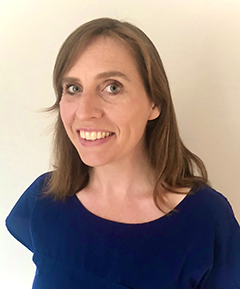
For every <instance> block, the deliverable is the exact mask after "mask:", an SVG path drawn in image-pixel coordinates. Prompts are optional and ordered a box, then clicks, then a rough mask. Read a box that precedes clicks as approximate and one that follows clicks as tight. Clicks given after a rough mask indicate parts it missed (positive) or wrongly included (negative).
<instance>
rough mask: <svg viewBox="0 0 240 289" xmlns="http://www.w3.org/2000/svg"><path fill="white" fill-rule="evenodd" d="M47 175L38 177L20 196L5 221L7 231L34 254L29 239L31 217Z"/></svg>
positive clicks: (30, 239) (30, 238)
mask: <svg viewBox="0 0 240 289" xmlns="http://www.w3.org/2000/svg"><path fill="white" fill-rule="evenodd" d="M46 175H47V174H44V175H41V176H40V177H38V178H37V179H36V180H35V181H34V182H33V183H32V184H31V185H30V186H29V187H28V188H27V190H26V191H25V192H24V193H23V194H22V196H21V197H20V198H19V200H18V201H17V203H16V204H15V206H14V207H13V209H12V210H11V212H10V214H9V215H8V217H7V219H6V226H7V229H8V231H9V232H10V233H11V234H12V235H13V237H15V238H16V239H17V240H18V241H19V242H21V243H22V244H23V245H24V246H26V247H27V248H28V249H29V250H31V251H32V252H34V248H33V242H32V237H31V228H30V222H31V215H32V210H33V207H34V203H35V200H36V198H37V196H38V195H39V192H40V191H41V189H42V187H43V184H44V181H45V178H46Z"/></svg>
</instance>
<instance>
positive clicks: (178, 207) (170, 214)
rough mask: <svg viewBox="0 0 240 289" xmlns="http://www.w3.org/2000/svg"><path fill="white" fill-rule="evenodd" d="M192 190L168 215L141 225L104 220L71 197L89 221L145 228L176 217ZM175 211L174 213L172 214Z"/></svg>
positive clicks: (75, 196) (77, 199)
mask: <svg viewBox="0 0 240 289" xmlns="http://www.w3.org/2000/svg"><path fill="white" fill-rule="evenodd" d="M194 194H195V193H194ZM192 195H193V193H192V190H191V191H190V192H189V193H188V194H187V195H186V196H185V197H184V198H183V199H182V200H181V201H180V202H179V203H178V204H177V205H176V206H175V207H174V209H172V210H171V211H170V212H169V213H168V214H165V215H163V216H161V217H159V218H157V219H154V220H152V221H147V222H143V223H125V222H119V221H114V220H110V219H106V218H103V217H100V216H98V215H96V214H94V213H92V212H91V211H90V210H88V209H87V208H86V207H85V206H84V205H83V203H82V202H81V201H80V200H79V198H78V197H77V195H76V194H75V195H73V197H74V200H75V202H76V203H77V205H78V206H79V207H80V208H81V211H82V212H83V213H84V214H85V216H86V217H89V218H91V219H94V220H95V221H98V222H102V223H105V224H110V225H111V224H112V225H118V226H126V227H140V226H147V225H154V224H155V223H158V222H163V221H165V219H166V220H169V219H171V217H172V216H176V214H177V213H179V211H180V209H181V208H182V207H183V205H184V204H185V203H186V202H187V201H188V199H189V198H190V196H192ZM175 210H177V211H176V212H174V211H175Z"/></svg>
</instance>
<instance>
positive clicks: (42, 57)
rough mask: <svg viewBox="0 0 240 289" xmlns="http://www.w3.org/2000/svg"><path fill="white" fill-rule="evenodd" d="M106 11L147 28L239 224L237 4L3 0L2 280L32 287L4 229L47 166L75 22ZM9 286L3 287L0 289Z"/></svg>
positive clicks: (29, 270) (193, 144)
mask: <svg viewBox="0 0 240 289" xmlns="http://www.w3.org/2000/svg"><path fill="white" fill-rule="evenodd" d="M102 16H109V17H114V18H118V19H124V20H127V21H130V22H132V23H134V24H136V25H137V26H139V27H140V28H142V29H143V30H144V31H145V32H146V33H147V35H149V37H150V38H151V39H152V40H153V42H154V43H155V45H156V46H157V48H158V50H159V52H160V55H161V57H162V59H163V62H164V64H165V68H166V71H167V74H168V77H169V81H170V85H171V89H172V95H173V99H174V103H175V106H176V112H177V117H178V121H179V126H180V132H181V135H182V138H183V140H184V142H185V144H186V145H187V146H188V147H189V148H190V149H191V150H192V151H193V152H195V153H196V154H198V155H199V156H200V157H201V158H202V159H203V160H204V162H205V163H206V166H207V168H208V171H209V177H210V180H211V183H212V185H213V186H214V187H215V188H216V189H217V190H219V191H221V192H222V193H223V194H224V195H225V196H226V197H227V198H228V199H229V201H230V202H231V204H232V206H233V209H234V211H235V214H236V217H237V219H238V220H240V190H239V186H238V182H239V178H240V166H239V163H240V113H239V111H240V81H239V77H240V55H239V54H240V53H239V51H240V36H239V35H240V20H239V19H240V1H239V0H215V1H214V0H147V1H144V0H136V1H134V0H119V1H117V0H115V1H108V0H101V1H100V0H99V1H98V0H88V1H81V0H68V1H67V0H41V1H40V0H38V1H36V0H0V67H1V70H0V74H1V75H0V81H1V85H0V95H1V97H0V126H1V142H0V148H1V154H0V162H1V173H0V182H1V204H0V206H1V209H0V210H1V211H0V217H1V227H0V230H1V231H0V234H1V236H0V242H1V244H0V246H1V253H0V254H1V261H0V262H1V263H0V286H1V288H4V289H5V288H6V289H8V288H10V289H12V288H18V289H26V288H31V283H32V280H33V275H34V270H35V267H34V265H33V264H32V262H31V257H32V255H31V253H30V252H28V250H26V249H25V248H24V247H23V246H22V245H20V244H19V243H18V242H16V241H15V240H14V239H13V238H12V237H11V236H10V234H8V233H7V231H6V229H5V228H4V220H5V217H6V216H7V214H8V213H9V211H10V209H11V208H12V206H13V204H14V203H15V202H16V200H17V199H18V198H19V196H20V195H21V193H22V192H23V191H24V190H25V189H26V187H27V186H28V185H29V184H30V183H31V182H32V181H33V180H34V179H35V178H36V177H37V176H38V175H39V174H41V173H43V172H45V171H47V170H49V157H50V150H49V146H50V135H49V134H48V131H49V128H50V126H51V121H52V119H51V118H49V117H47V116H46V115H44V114H41V113H38V112H37V111H38V110H39V109H41V108H43V107H46V106H50V105H51V104H52V103H53V101H54V94H53V90H52V87H51V74H52V67H53V63H54V60H55V57H56V54H57V52H58V49H59V47H60V45H61V43H62V42H63V40H64V39H65V38H66V36H67V35H68V34H69V33H71V32H72V31H73V30H74V29H75V28H76V27H77V26H79V25H80V24H82V23H83V22H86V21H88V20H90V19H93V18H97V17H102ZM2 285H4V286H2Z"/></svg>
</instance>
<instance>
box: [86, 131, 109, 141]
mask: <svg viewBox="0 0 240 289" xmlns="http://www.w3.org/2000/svg"><path fill="white" fill-rule="evenodd" d="M110 134H111V133H110V132H100V131H92V132H88V131H80V137H81V138H83V139H86V140H96V139H101V138H105V137H107V136H109V135H110Z"/></svg>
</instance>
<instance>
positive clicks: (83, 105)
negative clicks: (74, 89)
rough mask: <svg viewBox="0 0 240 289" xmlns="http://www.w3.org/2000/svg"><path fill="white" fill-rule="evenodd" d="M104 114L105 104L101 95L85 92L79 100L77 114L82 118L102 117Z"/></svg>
mask: <svg viewBox="0 0 240 289" xmlns="http://www.w3.org/2000/svg"><path fill="white" fill-rule="evenodd" d="M102 115H103V104H102V102H101V97H100V96H98V95H97V94H95V93H91V92H83V93H82V95H81V97H80V98H79V101H78V107H77V111H76V116H77V118H78V119H80V120H89V119H93V118H101V117H102Z"/></svg>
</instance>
